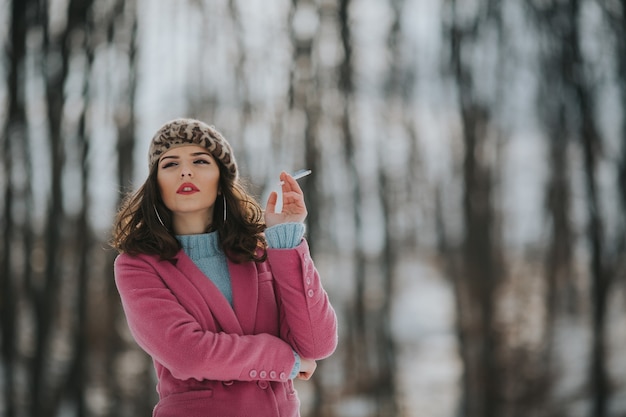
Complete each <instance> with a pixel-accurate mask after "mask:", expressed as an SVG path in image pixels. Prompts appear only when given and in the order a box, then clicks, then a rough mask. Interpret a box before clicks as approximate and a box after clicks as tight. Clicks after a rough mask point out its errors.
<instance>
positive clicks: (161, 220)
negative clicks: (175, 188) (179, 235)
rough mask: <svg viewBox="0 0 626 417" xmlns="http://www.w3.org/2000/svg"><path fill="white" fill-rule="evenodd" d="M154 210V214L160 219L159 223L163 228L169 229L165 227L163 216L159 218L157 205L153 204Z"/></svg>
mask: <svg viewBox="0 0 626 417" xmlns="http://www.w3.org/2000/svg"><path fill="white" fill-rule="evenodd" d="M152 208H154V213H155V214H156V216H157V219H159V223H161V226H163V227H164V228H166V229H167V227H165V224H164V223H163V219H161V216H159V211H158V210H157V208H156V204H153V205H152Z"/></svg>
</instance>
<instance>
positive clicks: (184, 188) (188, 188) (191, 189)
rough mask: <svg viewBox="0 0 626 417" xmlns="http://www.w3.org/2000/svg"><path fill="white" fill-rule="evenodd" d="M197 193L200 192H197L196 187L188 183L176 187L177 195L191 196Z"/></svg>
mask: <svg viewBox="0 0 626 417" xmlns="http://www.w3.org/2000/svg"><path fill="white" fill-rule="evenodd" d="M198 191H200V190H198V187H196V186H195V185H193V184H192V183H190V182H186V183H184V184H182V185H181V186H180V187H178V190H176V193H177V194H193V193H197V192H198Z"/></svg>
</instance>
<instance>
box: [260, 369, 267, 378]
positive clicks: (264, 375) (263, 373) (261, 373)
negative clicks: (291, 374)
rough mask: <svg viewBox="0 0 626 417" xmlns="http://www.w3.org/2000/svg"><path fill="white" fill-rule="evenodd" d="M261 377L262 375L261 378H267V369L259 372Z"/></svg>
mask: <svg viewBox="0 0 626 417" xmlns="http://www.w3.org/2000/svg"><path fill="white" fill-rule="evenodd" d="M259 377H260V378H261V379H265V378H267V372H265V371H261V372H260V373H259Z"/></svg>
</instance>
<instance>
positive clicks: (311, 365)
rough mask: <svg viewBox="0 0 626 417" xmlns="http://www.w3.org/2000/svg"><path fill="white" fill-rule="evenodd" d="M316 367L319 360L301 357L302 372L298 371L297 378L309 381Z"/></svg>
mask: <svg viewBox="0 0 626 417" xmlns="http://www.w3.org/2000/svg"><path fill="white" fill-rule="evenodd" d="M316 368H317V362H315V361H314V360H313V359H305V358H301V359H300V372H299V373H298V376H297V377H296V378H298V379H302V380H305V381H307V380H309V379H311V376H313V372H315V369H316Z"/></svg>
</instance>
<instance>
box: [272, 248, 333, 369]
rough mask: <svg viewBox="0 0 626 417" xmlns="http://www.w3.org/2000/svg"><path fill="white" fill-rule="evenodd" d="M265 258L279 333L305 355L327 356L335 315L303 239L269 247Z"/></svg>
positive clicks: (331, 350) (331, 342)
mask: <svg viewBox="0 0 626 417" xmlns="http://www.w3.org/2000/svg"><path fill="white" fill-rule="evenodd" d="M268 259H269V263H270V267H271V270H272V274H273V275H274V280H275V282H276V287H277V297H278V303H279V306H280V316H281V337H282V338H283V339H284V340H286V341H287V342H289V344H290V345H291V347H292V348H293V349H294V350H295V351H296V352H297V353H298V354H299V355H300V356H302V357H304V358H309V359H323V358H326V357H328V356H330V355H331V354H332V353H333V352H334V351H335V349H336V347H337V340H338V336H337V316H336V314H335V311H334V310H333V308H332V306H331V304H330V301H329V299H328V294H327V293H326V291H325V290H324V288H323V287H322V283H321V280H320V276H319V273H318V271H317V269H316V268H315V265H314V263H313V260H312V259H311V255H310V253H309V246H308V244H307V242H306V240H303V241H302V242H301V243H300V245H298V246H297V247H296V248H294V249H268Z"/></svg>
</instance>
